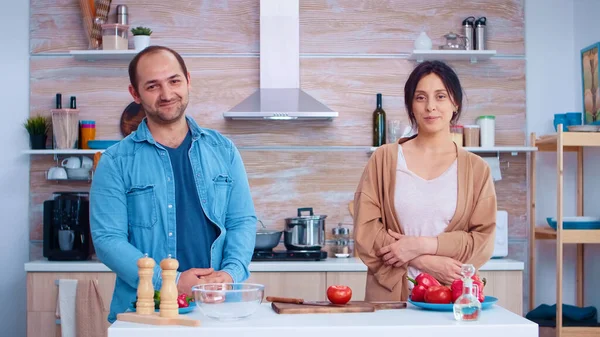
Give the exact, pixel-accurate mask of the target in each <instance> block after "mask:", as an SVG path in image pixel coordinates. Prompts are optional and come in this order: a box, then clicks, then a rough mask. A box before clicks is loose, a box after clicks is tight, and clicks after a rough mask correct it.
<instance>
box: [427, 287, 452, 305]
mask: <svg viewBox="0 0 600 337" xmlns="http://www.w3.org/2000/svg"><path fill="white" fill-rule="evenodd" d="M425 302H427V303H438V304H449V303H452V291H451V290H450V288H448V287H446V286H433V287H429V288H427V290H426V291H425Z"/></svg>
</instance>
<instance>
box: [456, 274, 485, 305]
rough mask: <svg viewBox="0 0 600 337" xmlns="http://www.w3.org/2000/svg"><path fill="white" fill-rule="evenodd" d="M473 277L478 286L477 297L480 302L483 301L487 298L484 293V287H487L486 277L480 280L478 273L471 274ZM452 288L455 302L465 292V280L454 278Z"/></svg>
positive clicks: (474, 283)
mask: <svg viewBox="0 0 600 337" xmlns="http://www.w3.org/2000/svg"><path fill="white" fill-rule="evenodd" d="M471 278H472V279H473V285H474V286H477V290H476V291H477V292H476V294H477V299H478V300H479V302H482V303H483V301H484V300H485V295H484V293H483V288H484V287H485V284H486V279H485V278H484V279H483V280H480V279H479V276H477V275H473V276H471ZM451 288H452V302H454V301H456V299H457V298H459V297H460V295H462V293H463V281H462V279H456V280H454V282H452V285H451Z"/></svg>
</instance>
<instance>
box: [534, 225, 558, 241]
mask: <svg viewBox="0 0 600 337" xmlns="http://www.w3.org/2000/svg"><path fill="white" fill-rule="evenodd" d="M535 238H536V239H538V240H556V231H555V230H554V229H552V228H550V227H536V228H535Z"/></svg>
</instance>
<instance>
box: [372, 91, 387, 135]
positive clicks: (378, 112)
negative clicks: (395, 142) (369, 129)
mask: <svg viewBox="0 0 600 337" xmlns="http://www.w3.org/2000/svg"><path fill="white" fill-rule="evenodd" d="M381 101H382V99H381V94H377V108H375V111H373V146H381V145H383V144H385V140H386V136H385V111H384V110H383V108H382V104H381Z"/></svg>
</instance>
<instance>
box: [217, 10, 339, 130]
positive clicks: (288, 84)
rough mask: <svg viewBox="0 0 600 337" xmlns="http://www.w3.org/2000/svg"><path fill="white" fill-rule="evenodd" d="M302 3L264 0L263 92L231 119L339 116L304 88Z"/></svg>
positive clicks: (240, 106)
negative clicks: (302, 69) (301, 83)
mask: <svg viewBox="0 0 600 337" xmlns="http://www.w3.org/2000/svg"><path fill="white" fill-rule="evenodd" d="M299 12H300V5H299V0H260V89H258V90H257V91H256V92H254V93H253V94H252V95H250V96H249V97H248V98H246V99H244V100H243V101H242V102H240V103H239V104H238V105H236V106H234V107H233V108H232V109H231V110H229V111H227V112H225V113H223V117H225V118H229V119H245V120H248V119H253V120H256V119H261V120H262V119H271V120H330V119H332V118H335V117H337V116H338V113H337V112H336V111H333V110H331V109H330V108H328V107H327V106H326V105H324V104H323V103H321V102H319V101H318V100H316V99H315V98H314V97H312V96H311V95H309V94H307V93H306V92H304V91H303V90H302V89H300V21H299Z"/></svg>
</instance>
